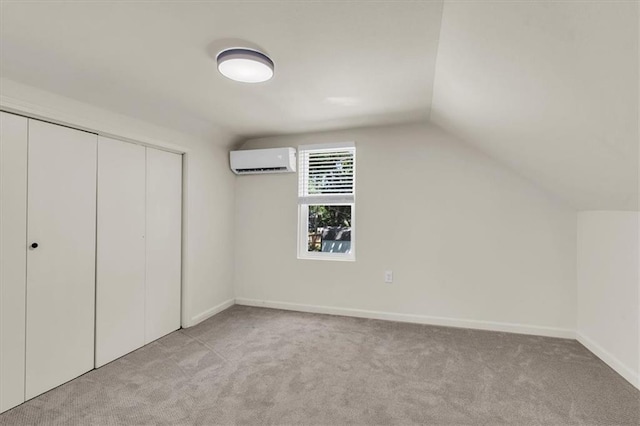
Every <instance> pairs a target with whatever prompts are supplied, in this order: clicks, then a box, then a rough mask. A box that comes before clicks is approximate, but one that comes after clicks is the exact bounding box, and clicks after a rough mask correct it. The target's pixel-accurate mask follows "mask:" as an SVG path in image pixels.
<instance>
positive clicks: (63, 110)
mask: <svg viewBox="0 0 640 426" xmlns="http://www.w3.org/2000/svg"><path fill="white" fill-rule="evenodd" d="M0 95H1V97H0V107H1V108H2V109H5V110H8V111H13V112H21V113H24V114H26V115H31V116H34V117H36V118H44V119H48V120H51V121H54V122H58V123H62V124H67V125H69V126H72V127H77V128H82V129H87V130H91V131H97V132H99V133H101V134H103V135H105V136H111V137H116V138H119V139H128V140H132V141H137V142H142V143H145V144H150V145H155V146H162V147H166V148H172V149H176V150H179V151H186V152H187V154H186V158H187V159H186V164H185V174H184V178H185V182H186V188H185V189H186V191H185V195H186V197H185V198H186V209H187V211H186V217H185V219H186V228H185V230H184V237H185V241H186V244H185V246H184V255H183V256H184V263H183V267H184V268H185V269H184V271H183V278H184V280H185V283H184V286H183V287H184V293H183V297H184V300H183V320H182V323H183V326H189V325H193V324H195V323H196V322H198V321H201V320H203V319H205V318H207V317H208V316H210V315H213V314H214V313H216V312H217V311H218V310H219V309H220V308H221V307H223V306H228V305H229V304H231V303H233V244H234V238H233V226H231V224H232V223H233V220H234V216H233V205H234V175H233V174H232V173H231V171H230V170H229V165H228V149H229V147H230V146H231V144H232V142H233V141H232V137H231V136H230V135H228V134H226V133H224V132H222V131H220V132H218V133H215V134H210V135H203V134H193V135H187V134H184V133H179V132H176V131H172V130H170V129H167V128H163V127H158V126H155V125H152V124H149V123H146V122H143V121H140V120H136V119H133V118H130V117H126V116H123V115H120V114H117V113H114V112H111V111H107V110H104V109H101V108H97V107H94V106H91V105H88V104H85V103H81V102H78V101H75V100H72V99H69V98H65V97H62V96H59V95H56V94H53V93H49V92H45V91H42V90H39V89H36V88H33V87H30V86H25V85H23V84H19V83H16V82H13V81H10V80H7V79H2V80H1V82H0Z"/></svg>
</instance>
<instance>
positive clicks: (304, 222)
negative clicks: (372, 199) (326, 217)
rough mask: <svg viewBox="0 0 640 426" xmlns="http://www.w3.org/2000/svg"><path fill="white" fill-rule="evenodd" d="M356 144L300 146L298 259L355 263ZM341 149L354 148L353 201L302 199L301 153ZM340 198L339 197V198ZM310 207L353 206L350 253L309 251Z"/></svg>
mask: <svg viewBox="0 0 640 426" xmlns="http://www.w3.org/2000/svg"><path fill="white" fill-rule="evenodd" d="M355 147H356V145H355V143H354V142H341V143H328V144H317V145H300V146H298V173H299V176H298V259H303V260H335V261H343V262H355V260H356V180H357V178H356V155H355ZM340 148H353V149H354V156H353V196H352V198H353V199H352V201H349V202H342V201H339V200H338V199H336V198H335V197H334V198H332V199H331V200H323V196H320V195H319V196H317V197H314V196H307V197H301V194H300V185H301V183H302V179H303V177H302V173H303V170H304V167H303V161H304V156H303V155H301V154H300V152H301V151H307V150H309V151H310V150H331V149H340ZM338 198H339V197H338ZM309 206H351V250H350V251H349V252H348V253H326V252H317V251H309V250H308V248H309Z"/></svg>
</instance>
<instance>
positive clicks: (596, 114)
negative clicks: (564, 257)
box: [431, 1, 639, 210]
mask: <svg viewBox="0 0 640 426" xmlns="http://www.w3.org/2000/svg"><path fill="white" fill-rule="evenodd" d="M638 22H639V21H638V2H631V1H629V2H615V1H609V2H607V1H602V2H484V1H483V2H445V5H444V10H443V17H442V24H441V34H440V43H439V50H438V58H437V62H436V73H435V82H434V97H433V104H432V111H431V120H432V121H433V122H434V123H436V124H438V125H439V126H441V127H443V128H444V129H446V130H448V131H449V132H451V133H453V134H455V135H456V136H459V137H461V138H462V139H464V140H466V141H467V142H468V143H471V144H475V145H477V146H479V147H480V148H481V149H483V150H485V151H487V152H489V153H490V154H492V155H493V156H494V157H496V158H498V159H501V160H503V161H505V162H506V163H508V164H509V165H511V166H512V167H513V168H515V169H517V170H519V171H520V172H521V173H523V174H524V175H526V176H528V177H530V178H531V179H533V180H535V181H538V182H539V183H541V184H542V185H543V186H544V187H546V188H548V189H549V190H550V191H552V192H555V193H557V194H558V195H560V196H562V197H563V198H564V199H566V200H569V201H570V202H571V203H572V204H573V205H575V207H576V208H578V209H585V210H598V209H607V210H618V209H619V210H634V209H638V136H639V135H638V93H639V91H638V84H639V83H638V80H639V73H638Z"/></svg>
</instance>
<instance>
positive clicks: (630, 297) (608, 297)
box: [577, 211, 640, 387]
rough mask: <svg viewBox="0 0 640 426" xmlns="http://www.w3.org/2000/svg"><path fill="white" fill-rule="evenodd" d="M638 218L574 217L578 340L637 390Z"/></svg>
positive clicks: (616, 214)
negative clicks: (576, 253) (576, 239)
mask: <svg viewBox="0 0 640 426" xmlns="http://www.w3.org/2000/svg"><path fill="white" fill-rule="evenodd" d="M639 221H640V213H638V212H630V211H592V212H580V213H578V273H577V276H578V298H577V299H578V329H577V331H578V340H579V341H580V342H582V343H583V344H584V345H585V346H586V347H588V348H589V349H590V350H591V351H592V352H594V353H595V354H596V355H598V356H599V357H600V358H602V359H603V360H604V361H605V362H607V363H608V364H609V365H610V366H611V367H613V368H614V369H615V370H616V371H618V373H620V374H621V375H622V376H623V377H625V378H626V379H627V380H629V381H630V382H631V383H633V384H635V385H636V386H637V387H640V378H639V377H638V375H639V374H640V368H639V365H638V364H639V362H638V361H639V357H640V352H639V350H640V342H639V341H638V335H639V333H640V330H639V327H640V325H639V320H640V311H639V306H638V297H639V295H638V286H639V279H638V262H639V256H640V254H639V250H638V228H639V226H638V224H639Z"/></svg>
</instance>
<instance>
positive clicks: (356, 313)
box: [236, 298, 576, 339]
mask: <svg viewBox="0 0 640 426" xmlns="http://www.w3.org/2000/svg"><path fill="white" fill-rule="evenodd" d="M236 304H237V305H245V306H260V307H265V308H274V309H285V310H289V311H300V312H311V313H318V314H329V315H342V316H347V317H358V318H369V319H380V320H388V321H398V322H410V323H416V324H428V325H440V326H447V327H458V328H472V329H476V330H490V331H503V332H507V333H519V334H530V335H535V336H547V337H562V338H566V339H575V338H576V334H575V331H574V330H569V329H564V328H554V327H544V326H536V325H526V324H513V323H504V322H493V321H478V320H469V319H457V318H446V317H433V316H427V315H414V314H398V313H392V312H380V311H368V310H362V309H349V308H336V307H331V306H317V305H304V304H298V303H289V302H275V301H270V300H256V299H244V298H236Z"/></svg>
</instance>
